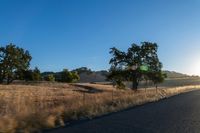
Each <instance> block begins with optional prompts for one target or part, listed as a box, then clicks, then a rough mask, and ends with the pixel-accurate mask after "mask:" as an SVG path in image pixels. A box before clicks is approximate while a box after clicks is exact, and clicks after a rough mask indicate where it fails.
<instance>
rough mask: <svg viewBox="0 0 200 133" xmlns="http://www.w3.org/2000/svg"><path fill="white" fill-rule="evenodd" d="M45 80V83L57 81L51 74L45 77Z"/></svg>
mask: <svg viewBox="0 0 200 133" xmlns="http://www.w3.org/2000/svg"><path fill="white" fill-rule="evenodd" d="M44 80H45V81H51V82H54V81H55V77H54V75H53V74H49V75H47V76H45V77H44Z"/></svg>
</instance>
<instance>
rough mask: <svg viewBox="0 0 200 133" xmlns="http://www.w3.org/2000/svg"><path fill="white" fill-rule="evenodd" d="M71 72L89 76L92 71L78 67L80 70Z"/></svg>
mask: <svg viewBox="0 0 200 133" xmlns="http://www.w3.org/2000/svg"><path fill="white" fill-rule="evenodd" d="M72 72H77V73H78V74H81V73H87V74H91V73H92V70H91V69H89V68H87V67H80V68H77V69H75V70H73V71H72Z"/></svg>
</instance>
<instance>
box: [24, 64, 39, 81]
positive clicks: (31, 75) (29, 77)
mask: <svg viewBox="0 0 200 133" xmlns="http://www.w3.org/2000/svg"><path fill="white" fill-rule="evenodd" d="M22 73H23V74H21V76H22V77H20V79H21V80H26V81H40V80H42V77H41V73H40V70H39V69H38V68H37V67H35V69H34V70H26V71H22Z"/></svg>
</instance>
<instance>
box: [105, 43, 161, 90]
mask: <svg viewBox="0 0 200 133" xmlns="http://www.w3.org/2000/svg"><path fill="white" fill-rule="evenodd" d="M157 50H158V45H157V44H156V43H151V42H142V43H141V45H137V44H132V45H131V47H130V48H128V50H127V52H124V51H121V50H119V49H117V48H115V47H113V48H111V51H110V54H112V58H111V60H110V64H111V68H110V74H109V75H108V79H110V80H111V81H113V82H115V84H117V85H119V86H122V87H123V86H124V84H123V82H124V81H128V82H130V81H131V82H132V89H137V88H138V85H139V82H140V81H141V80H143V79H144V78H145V79H148V80H152V81H153V82H154V83H158V82H162V81H163V79H164V76H163V74H162V71H161V68H162V63H161V62H160V61H159V58H158V55H157Z"/></svg>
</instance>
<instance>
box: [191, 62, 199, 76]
mask: <svg viewBox="0 0 200 133" xmlns="http://www.w3.org/2000/svg"><path fill="white" fill-rule="evenodd" d="M190 70H191V73H192V75H199V76H200V60H199V61H195V62H194V64H193V65H192V66H191V68H190Z"/></svg>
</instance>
